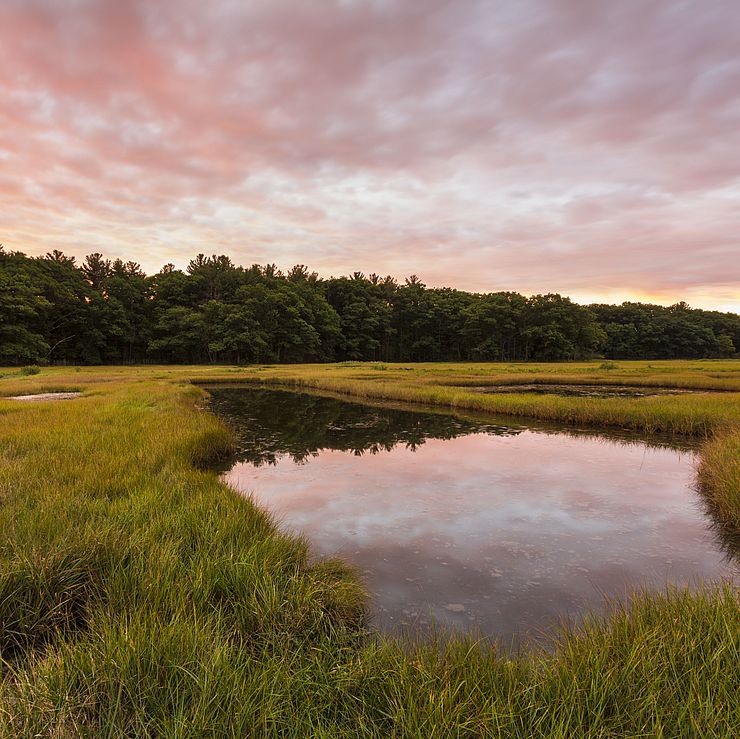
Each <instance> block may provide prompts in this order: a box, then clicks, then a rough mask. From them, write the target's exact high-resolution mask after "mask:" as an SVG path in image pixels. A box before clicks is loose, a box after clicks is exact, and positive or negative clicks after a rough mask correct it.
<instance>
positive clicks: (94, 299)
mask: <svg viewBox="0 0 740 739" xmlns="http://www.w3.org/2000/svg"><path fill="white" fill-rule="evenodd" d="M739 347H740V316H738V315H736V314H733V313H720V312H716V311H704V310H693V309H691V308H689V307H688V306H687V305H686V304H685V303H679V304H677V305H674V306H671V307H669V308H665V307H662V306H657V305H647V304H641V303H624V304H622V305H620V306H615V305H592V306H589V307H584V306H580V305H577V304H575V303H573V302H572V301H571V300H570V299H569V298H566V297H562V296H560V295H557V294H550V295H534V296H532V297H530V298H526V297H524V296H523V295H520V294H519V293H514V292H497V293H486V294H476V293H467V292H463V291H460V290H453V289H450V288H439V289H436V288H435V289H430V288H427V287H426V286H425V285H424V284H423V283H422V282H420V281H419V280H418V278H416V277H415V276H411V277H409V278H408V279H407V280H406V281H405V283H404V284H399V283H397V282H396V281H395V280H394V279H393V278H392V277H385V278H380V277H379V276H378V275H374V274H372V275H370V276H368V277H366V276H365V275H363V274H361V273H357V272H356V273H354V274H353V275H352V276H351V277H338V278H333V277H332V278H330V279H320V278H319V277H318V275H317V274H316V273H314V272H309V271H308V269H307V268H306V267H305V266H303V265H297V266H295V267H293V269H291V270H290V271H289V272H288V273H287V274H284V273H282V272H280V271H279V270H278V269H277V268H276V267H275V265H267V266H260V265H253V266H252V267H249V268H244V267H238V266H236V265H234V264H233V263H232V261H231V260H230V259H229V258H228V257H226V256H215V255H214V256H212V257H205V256H204V255H203V254H199V255H198V256H197V257H196V258H195V259H193V260H192V261H191V262H190V264H189V266H188V268H187V270H186V271H185V272H183V271H181V270H177V269H175V268H174V266H173V265H166V266H165V267H164V268H163V269H162V270H161V271H160V272H158V273H157V274H156V275H152V276H147V275H145V274H144V272H142V270H141V268H140V266H139V265H138V264H136V263H134V262H125V263H124V262H123V261H121V260H120V259H117V260H115V261H110V260H107V259H104V258H103V257H102V255H101V254H97V253H96V254H90V255H89V256H88V257H87V258H86V259H85V261H84V263H83V264H82V265H79V266H78V265H77V264H75V260H74V258H72V257H67V256H65V255H64V254H63V253H61V252H59V251H56V250H55V251H54V252H52V253H50V254H47V255H46V256H45V257H36V258H33V257H27V256H26V255H24V254H22V253H20V252H6V251H3V250H2V247H0V365H2V364H29V363H42V364H46V363H52V364H54V363H75V364H101V363H122V362H123V363H127V362H142V361H154V362H189V363H194V362H236V363H244V362H316V361H333V360H340V361H341V360H377V361H436V360H453V361H454V360H494V361H495V360H502V361H516V360H525V361H527V360H539V361H549V360H566V359H581V358H586V357H592V356H605V357H609V358H629V359H637V358H664V359H668V358H695V357H730V356H733V355H734V354H735V353H736V351H737V350H738V348H739Z"/></svg>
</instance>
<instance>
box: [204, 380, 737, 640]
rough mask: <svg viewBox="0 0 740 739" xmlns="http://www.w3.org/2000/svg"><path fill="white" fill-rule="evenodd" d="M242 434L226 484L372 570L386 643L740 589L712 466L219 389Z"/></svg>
mask: <svg viewBox="0 0 740 739" xmlns="http://www.w3.org/2000/svg"><path fill="white" fill-rule="evenodd" d="M209 391H210V392H211V395H212V405H213V408H214V410H215V412H217V413H219V414H220V415H222V416H223V417H225V418H226V419H227V420H228V421H229V422H230V423H231V424H232V425H233V426H234V427H235V428H236V430H237V433H238V436H239V446H240V448H239V452H238V454H237V455H236V457H235V458H234V459H233V460H231V461H230V463H229V465H228V469H227V470H226V471H225V472H224V479H225V480H226V481H228V482H229V483H230V484H231V485H232V486H234V487H235V488H237V489H238V490H240V491H243V492H244V493H245V494H250V495H253V496H254V498H255V499H256V500H257V501H258V503H259V504H260V505H262V506H264V507H266V508H267V509H269V510H270V511H272V512H273V513H274V514H275V515H276V516H277V517H278V519H279V520H280V521H281V522H282V523H283V525H284V526H285V527H287V528H289V529H292V530H295V531H298V532H301V533H303V534H305V535H306V536H308V538H309V539H310V541H311V543H312V547H313V551H314V552H315V553H316V555H318V556H333V555H339V556H341V557H342V558H344V559H346V560H348V561H350V562H352V563H354V564H355V565H357V566H358V567H359V568H360V569H361V570H362V571H363V572H364V573H365V579H366V583H367V585H368V587H369V589H370V591H371V592H372V593H373V596H374V597H373V603H372V608H373V613H374V623H375V625H377V626H378V627H380V628H381V629H384V630H387V631H394V630H396V629H398V628H404V627H413V628H416V629H418V628H424V627H425V626H426V625H428V624H430V623H432V622H436V623H439V624H444V625H447V626H453V627H465V628H466V627H469V626H477V627H478V628H479V629H480V630H481V631H482V632H483V633H485V634H487V635H490V636H494V637H499V638H501V639H503V640H504V641H511V640H515V641H518V640H520V639H521V638H524V637H529V638H531V637H533V636H537V635H538V634H541V633H543V632H546V631H547V630H549V629H551V628H552V627H553V626H554V625H556V624H557V623H558V622H559V621H560V620H561V619H563V618H577V617H578V615H579V614H581V613H582V612H583V611H584V609H587V610H595V611H600V610H602V609H603V606H604V597H605V596H621V595H623V594H625V593H626V592H627V591H629V590H630V589H632V588H635V587H644V586H647V587H663V586H664V585H665V584H666V583H677V584H686V583H694V582H696V581H697V580H698V579H714V578H720V577H726V576H730V575H731V574H732V571H733V569H734V568H733V565H732V564H731V563H730V562H728V560H727V557H726V554H725V552H724V550H723V547H722V541H721V540H720V538H719V534H717V533H716V531H714V530H713V528H712V525H711V524H712V521H711V519H710V518H709V517H708V515H707V514H706V513H705V512H704V509H703V506H702V503H701V500H700V498H699V496H698V495H697V494H696V493H695V492H694V491H693V489H692V485H693V481H694V463H695V451H694V450H693V449H692V447H691V446H690V445H685V444H684V446H683V448H681V447H678V446H676V445H675V444H674V445H673V446H671V445H670V443H669V442H668V441H665V440H660V439H656V438H654V437H653V438H639V437H634V436H631V437H622V438H619V437H617V436H606V435H594V433H592V432H589V433H587V432H583V431H581V432H579V431H573V430H572V429H571V430H566V429H559V430H558V429H553V428H544V427H533V426H531V425H519V424H517V423H515V422H512V420H511V419H506V420H503V421H501V422H498V423H496V422H491V421H490V420H479V419H476V418H467V417H456V416H453V415H447V414H443V413H432V412H419V411H411V410H404V409H401V408H398V407H373V406H367V405H361V404H357V403H351V402H346V401H344V400H338V399H336V398H327V397H321V396H317V395H309V394H300V393H292V392H286V391H278V390H269V389H245V388H238V387H228V388H223V387H221V388H213V387H212V388H209Z"/></svg>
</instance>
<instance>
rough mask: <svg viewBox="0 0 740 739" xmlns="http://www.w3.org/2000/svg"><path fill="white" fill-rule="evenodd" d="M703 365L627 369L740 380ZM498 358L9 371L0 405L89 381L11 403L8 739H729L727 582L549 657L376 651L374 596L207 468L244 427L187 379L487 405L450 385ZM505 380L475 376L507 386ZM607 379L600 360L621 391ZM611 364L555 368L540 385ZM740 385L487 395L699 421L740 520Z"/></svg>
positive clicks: (3, 719)
mask: <svg viewBox="0 0 740 739" xmlns="http://www.w3.org/2000/svg"><path fill="white" fill-rule="evenodd" d="M666 364H668V363H666ZM673 364H678V363H673ZM695 364H701V363H695ZM707 367H709V368H711V369H707V368H705V369H703V370H702V369H701V367H699V368H698V369H696V368H694V367H693V365H691V366H683V367H674V368H673V375H671V372H670V371H668V372H665V371H663V370H662V369H661V371H660V372H658V371H654V370H652V369H651V370H647V368H645V367H642V366H636V367H635V368H633V369H632V370H631V371H632V373H633V375H634V376H642V378H643V380H645V379H646V378H651V377H653V376H654V375H659V376H660V377H661V378H662V380H663V381H665V382H669V381H678V380H676V379H675V378H676V377H678V376H680V375H690V376H691V377H692V378H693V379H694V380H695V381H697V382H699V380H700V379H701V374H702V372H703V373H704V374H706V375H709V374H712V373H713V374H716V375H719V376H720V377H719V378H713V377H707V378H706V381H707V382H710V383H711V382H716V383H719V384H721V386H722V387H723V388H725V389H730V388H729V386H732V389H735V388H734V383H735V382H736V381H737V377H738V373H737V370H739V369H740V366H738V363H734V364H733V363H726V362H725V363H707ZM558 368H559V369H558ZM484 369H486V366H485V365H440V366H438V367H436V369H435V367H434V366H432V365H424V366H420V367H418V368H413V369H403V368H400V367H389V368H386V369H378V368H377V366H376V365H364V366H361V367H357V366H348V365H340V366H333V367H293V368H290V367H287V368H285V367H276V368H207V369H205V370H204V369H203V368H170V367H154V368H110V369H86V368H85V369H82V370H80V371H75V370H74V369H44V370H42V372H41V373H40V374H39V375H35V376H22V375H20V374H18V373H16V372H14V371H11V370H5V371H2V372H0V374H4V375H5V376H4V377H3V378H2V379H0V395H5V396H7V395H12V394H15V393H20V392H23V393H27V392H42V391H49V390H55V389H64V390H71V389H81V390H82V391H83V397H82V398H80V399H78V400H74V401H68V402H59V403H53V402H50V403H42V404H35V405H34V404H21V403H18V402H14V401H9V400H2V399H1V398H0V525H1V527H2V532H3V535H2V539H1V540H0V650H2V661H3V663H2V664H3V667H2V670H3V672H2V682H1V683H0V735H2V736H8V737H21V736H23V737H25V736H34V735H40V736H64V737H66V736H90V737H108V736H110V737H114V736H116V737H117V736H152V737H161V736H167V737H191V736H192V737H202V736H234V737H244V736H265V735H267V736H281V737H289V736H316V737H351V736H368V737H437V736H439V737H447V736H455V737H477V736H501V737H510V736H522V737H524V736H541V737H545V736H562V737H576V736H593V737H596V736H603V737H607V736H625V737H628V736H629V737H636V736H665V737H669V736H702V737H725V736H732V735H733V729H734V727H736V726H737V725H738V724H740V706H739V704H738V701H737V695H738V691H740V681H739V679H738V675H737V664H738V658H739V657H740V638H739V637H738V635H739V634H740V613H739V609H738V601H737V594H736V592H735V591H734V590H733V589H732V588H731V587H730V586H726V587H724V588H719V589H709V588H707V589H704V590H700V591H699V592H698V593H695V594H689V593H687V592H684V591H672V592H667V593H665V594H662V595H650V596H644V597H637V598H636V599H635V600H634V601H633V602H632V604H631V605H630V609H629V610H621V609H616V610H615V611H614V613H613V614H612V615H611V616H610V617H609V618H608V619H606V620H594V621H593V622H590V623H589V624H587V626H586V628H585V629H583V630H582V631H581V632H576V631H574V630H569V631H566V632H564V634H563V636H562V639H561V641H560V643H559V645H558V646H557V647H556V649H555V650H554V652H553V653H552V654H544V653H539V652H536V651H531V652H528V653H526V654H522V655H520V656H517V657H514V658H511V657H506V656H503V655H499V654H497V652H496V650H495V648H492V647H491V646H490V645H486V644H475V643H473V642H472V641H470V640H469V639H466V638H461V637H458V638H455V639H452V640H450V641H447V642H445V643H444V644H437V645H434V644H432V645H413V644H409V643H399V642H395V641H391V640H385V639H382V640H379V639H376V638H374V637H372V636H370V635H368V634H367V633H366V632H365V631H364V630H363V604H364V591H363V589H362V587H361V585H360V584H359V583H358V582H357V579H356V577H355V576H354V575H353V573H352V572H350V571H349V570H347V568H346V567H344V566H342V565H341V563H337V562H324V563H320V564H317V565H313V566H312V565H311V564H310V562H309V558H308V550H307V545H306V542H304V541H302V540H300V539H296V538H294V537H289V536H286V535H284V534H283V533H281V532H280V530H279V529H278V528H277V527H276V526H275V525H274V523H273V522H272V521H271V520H270V518H269V517H268V516H267V515H266V514H265V513H264V512H263V511H261V510H259V509H257V508H256V507H255V506H253V505H252V504H251V503H250V502H249V501H248V500H245V499H242V498H241V497H239V496H236V495H234V494H233V493H232V492H231V491H230V490H229V489H228V488H226V487H225V486H223V485H222V484H220V483H219V482H218V480H217V478H216V477H215V476H214V475H213V474H211V473H210V472H208V471H206V470H205V469H204V466H205V465H206V464H207V463H208V461H209V460H212V459H214V458H217V457H218V456H219V455H221V454H223V453H225V452H226V451H227V450H228V446H229V437H228V434H227V433H226V432H225V430H224V428H223V427H222V426H221V424H220V423H219V422H218V421H217V420H216V419H215V418H213V417H212V416H210V415H209V414H208V413H206V412H205V411H203V410H202V409H201V405H202V400H203V393H202V391H200V390H199V389H198V388H196V387H193V386H192V385H190V384H189V380H192V379H198V378H202V379H207V380H208V381H213V380H216V379H219V380H229V379H230V380H238V381H243V380H244V379H245V378H246V379H251V380H252V381H255V380H259V381H264V380H269V381H273V382H281V383H289V384H296V385H303V386H308V387H321V388H323V389H326V390H331V391H335V392H336V391H338V392H344V393H354V394H355V395H359V397H373V398H387V399H395V400H414V401H416V402H425V403H428V402H437V403H442V404H445V405H449V406H451V407H473V406H466V405H465V402H470V403H472V402H476V403H477V402H479V400H485V402H486V403H488V402H490V400H488V399H489V398H490V396H483V397H482V398H479V396H476V395H474V394H473V393H471V392H470V391H469V390H466V389H465V388H462V389H461V388H459V387H451V386H450V385H445V384H443V383H444V381H445V380H449V379H450V378H452V379H453V380H455V381H457V380H458V379H461V378H462V377H464V376H471V375H473V374H474V373H479V374H481V371H482V370H484ZM529 369H530V368H529V367H528V366H524V365H523V366H522V367H521V370H522V371H521V372H518V373H514V372H513V371H510V370H508V369H507V370H506V373H504V374H507V375H511V374H525V373H527V374H532V373H530V372H529ZM499 371H500V368H497V367H495V366H491V367H488V368H487V373H486V372H482V375H483V376H484V377H485V378H486V379H487V380H488V381H498V378H499V377H500V376H501V375H500V374H497V373H499ZM614 371H616V370H609V371H604V374H605V376H606V377H607V379H608V381H612V379H613V376H612V374H611V373H613V372H614ZM620 371H621V372H622V373H623V375H624V376H625V378H626V379H629V380H630V382H631V381H632V380H633V379H634V377H632V376H630V375H628V374H627V370H625V369H621V370H620ZM597 372H599V370H596V369H594V368H593V366H590V365H585V366H581V365H579V366H567V365H561V366H557V367H556V368H555V369H553V367H552V366H550V367H545V368H542V369H541V374H540V375H538V376H545V375H552V374H556V375H557V376H558V377H559V380H558V381H559V382H560V381H563V378H568V377H577V378H581V379H583V378H584V377H586V376H588V375H589V374H594V373H597ZM607 372H609V373H610V374H607ZM641 373H642V374H641ZM650 373H652V374H650ZM725 376H727V378H728V379H725ZM671 377H673V380H671ZM589 382H592V380H589ZM679 386H680V385H679ZM414 388H416V391H417V392H418V393H419V395H418V396H414V395H413V393H412V391H413V390H414ZM446 393H450V395H447V394H446ZM405 395H409V397H405ZM738 397H739V396H738V395H736V394H735V393H729V394H727V395H723V396H722V401H721V403H716V402H715V398H714V396H710V395H693V396H679V397H677V398H675V400H676V402H677V404H678V405H679V406H680V407H679V409H678V410H676V409H675V408H674V407H672V406H671V403H673V400H674V399H673V398H670V399H669V400H670V403H668V404H667V405H666V406H665V408H664V410H663V416H662V417H661V419H660V421H659V422H656V421H654V420H653V421H650V413H651V409H652V411H653V412H657V411H656V409H657V407H658V406H657V405H656V404H655V403H653V401H658V400H661V401H662V400H665V399H663V398H642V399H636V400H634V401H632V400H630V401H628V406H629V407H627V408H626V409H625V410H622V411H619V409H618V407H617V406H618V405H619V403H621V402H622V401H621V400H618V399H597V400H605V401H607V402H605V403H601V402H599V403H594V402H592V401H591V400H590V399H589V400H583V399H576V398H558V399H557V401H558V402H557V403H556V404H551V403H550V399H548V398H543V397H542V396H538V397H536V398H529V399H528V398H525V397H524V396H520V395H515V396H506V397H505V398H494V399H493V400H495V401H497V402H506V403H509V404H510V405H508V406H507V407H508V408H509V412H511V413H514V412H517V411H516V409H517V408H526V409H527V411H526V412H527V414H528V415H537V414H539V416H538V417H541V418H552V419H557V420H568V419H571V420H574V421H578V422H579V423H580V422H581V419H580V418H579V417H578V415H577V414H582V418H585V419H592V421H593V423H594V424H596V423H598V422H599V414H601V418H602V422H604V423H612V424H614V425H619V424H622V425H626V426H628V427H633V428H638V427H639V428H649V427H650V426H649V425H648V423H653V424H654V426H659V425H661V424H663V425H665V426H666V428H668V429H669V430H671V431H673V432H675V433H678V432H680V431H681V430H684V431H685V432H687V433H699V434H708V435H709V437H710V441H709V444H708V445H707V446H706V447H705V452H704V455H703V467H702V475H703V476H704V479H705V480H706V484H707V485H708V486H709V487H710V488H711V489H712V490H713V491H714V490H718V491H719V490H720V489H724V490H726V491H727V492H726V495H724V498H725V499H726V503H724V505H725V506H726V510H727V512H728V516H730V517H732V516H733V515H734V516H737V507H738V505H737V503H738V501H737V467H736V466H735V467H734V468H733V467H732V464H731V463H732V461H733V458H734V459H735V461H736V460H737V457H733V449H732V447H731V446H727V445H730V444H732V443H736V442H731V441H729V440H731V439H733V438H734V439H736V438H737V437H736V435H735V436H732V435H731V432H732V430H733V428H735V424H736V423H737V417H738ZM685 398H688V399H689V400H690V401H691V402H690V403H684V400H685ZM613 400H614V401H616V402H614V403H612V401H613ZM560 401H563V402H562V403H561V402H560ZM526 404H529V405H526ZM641 404H642V405H641ZM478 409H479V410H496V411H497V412H502V411H501V409H498V408H496V409H494V408H492V407H491V408H489V407H487V406H485V407H481V408H478ZM553 409H554V410H553ZM504 412H506V411H504ZM546 413H550V414H552V415H550V416H546V415H545V414H546ZM619 413H621V414H622V415H621V416H619ZM569 414H570V415H569ZM665 419H667V420H665ZM623 422H624V423H623ZM640 424H642V425H640ZM715 433H719V434H720V435H719V436H717V437H716V438H715V437H714V434H715ZM733 470H734V472H733ZM733 491H734V492H733ZM733 495H734V497H733ZM719 497H720V494H719V493H718V495H717V500H719Z"/></svg>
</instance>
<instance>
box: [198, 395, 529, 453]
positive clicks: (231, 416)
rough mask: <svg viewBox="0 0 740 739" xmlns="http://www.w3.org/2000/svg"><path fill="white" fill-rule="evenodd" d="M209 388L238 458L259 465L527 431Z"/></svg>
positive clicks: (309, 397) (306, 397) (320, 400)
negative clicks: (285, 458)
mask: <svg viewBox="0 0 740 739" xmlns="http://www.w3.org/2000/svg"><path fill="white" fill-rule="evenodd" d="M209 392H210V393H211V407H212V408H213V410H214V411H215V412H216V413H217V414H218V415H220V416H221V417H222V418H225V419H226V421H227V422H228V423H230V425H231V426H232V428H233V430H234V433H235V435H236V438H237V453H236V461H239V462H251V463H252V464H254V465H255V466H259V465H263V464H275V463H276V462H277V460H278V458H280V457H282V456H284V455H289V456H290V457H291V458H292V459H293V460H294V461H296V462H304V461H306V460H307V459H309V458H310V457H313V456H316V455H318V453H319V452H320V451H321V450H324V449H335V450H339V451H345V452H351V453H353V454H356V455H358V456H359V455H362V454H378V453H380V452H382V451H390V450H391V449H393V447H395V446H396V445H397V444H402V445H404V446H405V447H406V448H407V449H411V450H412V451H413V450H415V449H417V448H418V447H420V446H421V445H422V444H424V442H425V441H426V440H427V439H454V438H456V437H458V436H465V435H467V434H474V433H486V434H494V435H499V436H514V435H517V434H519V433H521V432H522V430H523V429H522V428H516V427H510V426H503V425H496V424H491V423H484V422H476V421H471V420H463V419H460V418H457V417H455V416H450V415H444V414H436V413H424V412H416V411H404V410H398V409H395V408H377V407H372V406H367V405H360V404H357V403H350V402H347V401H344V400H338V399H336V398H327V397H323V396H316V395H308V394H305V393H296V392H288V391H282V390H265V389H251V388H250V389H248V390H245V389H244V388H233V387H219V388H209ZM231 461H232V463H233V461H234V460H233V459H232V460H231Z"/></svg>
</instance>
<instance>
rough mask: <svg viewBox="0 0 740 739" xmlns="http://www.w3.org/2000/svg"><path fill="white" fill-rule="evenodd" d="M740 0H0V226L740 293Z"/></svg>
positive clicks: (21, 243)
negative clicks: (204, 0)
mask: <svg viewBox="0 0 740 739" xmlns="http://www.w3.org/2000/svg"><path fill="white" fill-rule="evenodd" d="M739 205H740V2H738V0H709V1H708V0H698V1H694V0H686V1H683V0H618V1H616V0H209V2H203V0H159V1H158V0H0V243H2V244H4V246H5V249H6V250H18V251H22V252H25V253H27V254H30V255H41V254H44V253H46V252H48V251H51V250H52V249H61V250H62V251H64V252H65V253H67V254H69V255H74V256H76V257H77V258H78V261H81V260H82V259H83V258H84V256H85V255H86V254H89V253H91V252H95V251H99V252H102V253H103V254H104V255H106V256H108V257H112V258H115V257H122V258H123V259H124V260H128V259H131V260H134V261H137V262H139V263H140V264H141V265H142V267H143V268H144V269H145V270H146V271H147V272H148V273H154V272H156V271H158V270H159V269H160V268H161V267H162V266H163V265H164V264H166V263H174V264H175V265H176V266H177V267H180V268H183V267H185V266H186V265H187V263H188V261H189V260H190V259H191V258H192V257H193V256H194V255H195V254H197V253H199V252H203V253H205V254H212V253H216V254H227V255H229V256H230V257H231V258H232V259H233V260H234V261H235V262H236V263H238V264H244V265H251V264H253V263H260V264H266V263H275V264H277V265H278V266H279V267H281V268H283V269H289V268H290V267H291V266H293V265H294V264H298V263H301V264H307V265H308V266H309V268H311V269H312V270H315V271H317V272H318V273H319V274H320V275H322V276H329V275H335V276H338V275H341V274H351V273H352V272H355V271H362V272H365V273H366V274H367V273H371V272H375V273H378V274H380V275H386V274H390V275H393V276H395V277H396V278H398V279H399V280H401V281H402V280H403V279H404V278H405V277H407V276H409V275H411V274H416V275H418V276H419V277H420V278H421V280H422V281H423V282H425V283H426V284H427V285H428V286H430V287H431V286H434V287H439V286H450V287H455V288H459V289H465V290H473V291H478V292H491V291H498V290H516V291H518V292H522V293H525V294H528V295H529V294H535V293H547V292H559V293H561V294H564V295H570V296H571V297H572V298H573V299H574V300H576V301H578V302H594V301H598V302H621V301H623V300H643V301H653V302H660V303H664V304H671V303H675V302H677V301H679V300H686V301H687V302H688V303H690V304H691V305H692V306H694V307H705V308H714V309H721V310H734V311H739V310H740V207H738V206H739Z"/></svg>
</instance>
